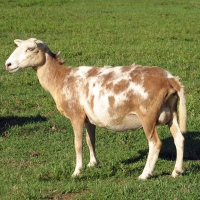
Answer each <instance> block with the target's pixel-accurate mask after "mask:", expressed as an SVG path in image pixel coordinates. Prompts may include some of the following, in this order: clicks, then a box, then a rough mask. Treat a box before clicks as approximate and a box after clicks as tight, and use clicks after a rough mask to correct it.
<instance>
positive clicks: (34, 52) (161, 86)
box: [5, 38, 186, 179]
mask: <svg viewBox="0 0 200 200" xmlns="http://www.w3.org/2000/svg"><path fill="white" fill-rule="evenodd" d="M15 43H16V44H17V45H18V47H17V48H16V49H15V51H14V52H13V53H12V54H11V55H10V57H9V58H8V59H7V61H6V64H5V65H6V69H7V70H9V71H10V72H15V71H18V70H19V69H24V68H27V67H33V68H34V69H35V70H36V71H37V76H38V79H39V82H40V84H41V85H42V87H43V88H45V89H46V90H47V91H49V92H50V93H51V95H52V97H53V98H54V100H55V103H56V106H57V108H58V110H59V111H60V112H61V113H62V114H63V115H64V116H66V117H67V118H69V119H70V121H71V124H72V127H73V130H74V136H75V139H74V142H75V150H76V167H75V171H74V173H73V175H74V176H76V175H78V174H79V173H80V172H81V169H82V166H83V162H82V141H83V130H84V125H85V127H86V131H87V134H86V140H87V144H88V147H89V151H90V162H89V164H88V166H94V165H96V164H97V159H96V155H95V127H96V126H99V127H103V128H106V129H110V130H114V131H125V130H136V129H139V128H143V129H144V132H145V135H146V137H147V140H148V142H149V154H148V158H147V162H146V165H145V168H144V170H143V172H142V174H141V175H140V176H139V178H140V179H146V178H148V177H150V176H152V173H153V169H154V166H155V163H156V161H157V159H158V155H159V151H160V149H161V145H162V143H161V141H160V139H159V136H158V133H157V129H156V126H158V125H168V126H169V128H170V131H171V133H172V136H173V137H174V142H175V145H176V150H177V158H176V164H175V167H174V170H173V172H172V176H173V177H176V176H178V175H179V174H181V173H182V172H183V168H182V164H183V146H184V145H183V143H184V138H183V136H182V133H181V132H185V131H186V100H185V94H184V87H183V85H182V84H181V83H180V81H179V78H178V77H174V76H173V75H172V74H170V73H169V72H168V71H166V70H163V69H161V68H158V67H145V66H139V65H132V66H118V67H104V68H98V67H88V66H81V67H77V68H71V67H66V66H63V65H62V64H63V62H62V60H60V59H59V58H58V56H57V55H55V54H53V53H52V52H51V51H50V49H49V48H48V46H47V45H46V44H45V43H44V42H42V41H40V40H37V39H35V38H31V39H28V40H25V41H23V40H15ZM178 100H180V102H179V121H180V128H179V125H178V121H177V103H178ZM133 137H134V136H133Z"/></svg>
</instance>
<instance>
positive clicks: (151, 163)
mask: <svg viewBox="0 0 200 200" xmlns="http://www.w3.org/2000/svg"><path fill="white" fill-rule="evenodd" d="M144 131H145V133H146V136H147V139H148V142H149V153H148V157H147V162H146V165H145V167H144V170H143V172H142V174H141V175H140V176H139V179H147V178H150V177H151V176H152V175H153V170H154V167H155V164H156V161H157V159H158V156H159V152H160V149H161V146H162V143H161V141H160V139H159V137H158V133H157V129H156V127H155V128H154V129H153V131H152V134H150V135H148V134H147V133H149V131H147V130H145V128H144Z"/></svg>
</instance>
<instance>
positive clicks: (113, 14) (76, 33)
mask: <svg viewBox="0 0 200 200" xmlns="http://www.w3.org/2000/svg"><path fill="white" fill-rule="evenodd" d="M31 37H34V38H37V39H40V40H43V41H44V42H45V43H46V44H47V45H48V46H49V48H50V49H51V50H52V51H53V52H54V53H57V52H58V51H61V58H62V59H64V60H65V65H68V66H72V67H77V66H80V65H90V66H101V67H103V66H104V65H112V66H122V65H123V66H127V65H131V64H133V63H136V64H141V65H145V66H159V67H161V68H165V69H167V70H168V71H170V72H171V73H172V74H173V75H176V76H179V77H180V78H181V82H182V83H183V84H184V85H185V91H186V94H187V111H188V125H187V127H188V128H187V130H188V132H187V133H186V134H184V137H185V153H184V170H185V172H184V174H183V175H182V176H181V177H178V178H176V179H173V178H171V176H170V175H171V172H172V170H173V168H174V164H175V159H176V149H175V146H174V142H173V138H172V136H171V134H170V132H169V129H168V127H167V126H166V127H158V131H159V135H160V138H161V139H162V142H163V146H162V150H161V152H160V157H159V159H158V162H157V164H156V166H155V172H154V176H153V177H152V178H151V179H148V180H146V181H141V180H138V176H139V175H140V174H141V172H142V170H143V168H144V165H145V162H146V158H147V154H148V143H147V139H146V138H145V135H144V133H143V130H139V131H135V132H123V133H122V132H120V133H114V132H111V131H107V130H105V129H101V128H97V138H96V139H97V142H96V152H97V157H98V160H99V162H100V163H99V165H98V167H95V168H87V167H86V165H87V163H88V162H89V151H88V148H87V145H86V142H85V141H84V155H83V160H84V166H85V167H84V170H83V172H82V174H81V175H80V176H79V177H77V178H72V177H71V174H72V173H73V170H74V167H75V151H74V140H73V130H72V127H71V124H70V122H69V120H68V119H66V118H64V117H63V116H61V114H60V113H59V112H58V111H57V109H56V106H55V103H54V102H53V99H52V97H51V96H50V94H48V93H47V92H46V91H45V90H44V89H43V88H42V87H41V86H40V84H39V82H38V80H37V77H36V74H35V71H34V70H32V69H27V70H24V71H21V72H18V73H15V74H11V73H9V72H8V71H6V70H5V66H4V63H5V61H6V59H7V58H8V56H9V55H10V54H11V53H12V51H13V50H14V49H15V44H14V42H13V40H14V39H17V38H18V39H28V38H31ZM0 39H1V40H0V63H1V68H0V94H1V95H0V199H2V200H15V199H17V200H18V199H52V200H55V199H62V200H66V199H80V200H84V199H85V200H88V199H94V200H96V199H113V200H120V199H123V200H124V199H140V200H141V199H145V200H146V199H150V200H155V199H159V200H160V199H170V200H183V199H185V200H190V199H194V200H197V199H200V192H199V187H200V103H199V102H200V1H199V0H191V1H188V0H182V1H176V0H169V1H166V0H149V1H147V0H141V1H139V0H138V1H137V0H124V1H122V0H109V1H107V0H97V1H92V0H66V1H64V0H60V1H59V0H55V1H53V0H49V1H41V0H35V1H33V0H21V1H14V0H10V1H6V0H0ZM155 95H156V94H155ZM77 117H78V115H77Z"/></svg>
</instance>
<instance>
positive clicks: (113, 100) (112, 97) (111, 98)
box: [108, 96, 115, 108]
mask: <svg viewBox="0 0 200 200" xmlns="http://www.w3.org/2000/svg"><path fill="white" fill-rule="evenodd" d="M108 102H109V105H110V107H111V108H113V107H114V103H115V98H114V96H109V97H108Z"/></svg>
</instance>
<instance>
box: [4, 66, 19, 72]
mask: <svg viewBox="0 0 200 200" xmlns="http://www.w3.org/2000/svg"><path fill="white" fill-rule="evenodd" d="M7 70H8V71H9V72H11V73H13V72H16V71H18V70H19V67H18V66H17V67H15V68H14V69H10V68H8V69H7Z"/></svg>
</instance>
